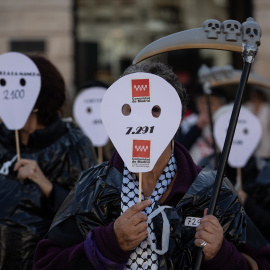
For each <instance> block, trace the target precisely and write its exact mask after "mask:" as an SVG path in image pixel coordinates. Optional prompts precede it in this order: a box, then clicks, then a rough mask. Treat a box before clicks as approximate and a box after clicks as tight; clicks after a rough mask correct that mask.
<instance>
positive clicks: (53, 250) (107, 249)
mask: <svg viewBox="0 0 270 270" xmlns="http://www.w3.org/2000/svg"><path fill="white" fill-rule="evenodd" d="M175 157H176V160H177V164H178V172H177V177H176V180H175V183H174V186H173V188H172V191H171V193H170V194H169V196H168V197H167V199H166V201H165V202H164V204H166V205H170V206H175V205H176V203H177V202H178V201H179V196H182V195H183V194H185V193H186V192H187V190H188V188H189V187H190V185H191V184H192V183H193V181H194V179H195V178H196V176H197V175H198V173H199V172H200V171H201V168H200V167H198V166H196V165H195V164H194V163H193V161H192V159H191V157H190V155H189V154H188V152H187V151H186V149H185V148H183V147H182V146H181V145H179V144H177V143H176V144H175ZM110 164H111V165H112V166H113V167H115V168H116V169H117V170H118V171H119V172H121V173H122V171H123V161H122V160H121V158H120V156H119V155H118V154H117V153H115V154H114V155H113V157H112V159H111V161H110ZM183 176H184V177H183ZM113 224H114V223H113V222H112V223H110V224H109V226H106V227H103V226H99V227H96V228H95V229H94V230H92V231H90V232H89V234H88V236H87V238H86V239H83V238H82V239H81V241H80V242H79V243H77V244H75V243H74V245H70V246H67V245H65V243H61V242H60V241H57V242H55V239H58V238H59V235H58V236H57V238H54V237H53V234H51V237H50V234H49V237H48V238H49V239H44V240H42V241H41V242H40V243H39V245H38V247H37V249H36V254H35V269H36V270H41V269H43V270H45V269H75V267H76V266H77V269H84V268H79V267H78V264H79V261H83V260H85V257H87V259H88V261H89V262H90V264H91V265H92V267H93V268H89V269H125V265H126V263H127V260H128V258H129V256H130V253H129V252H125V251H123V250H121V248H120V247H119V245H118V242H117V240H116V237H115V234H114V231H113ZM71 226H74V224H73V225H71ZM74 230H75V228H74ZM70 231H72V230H70ZM61 233H62V232H61ZM56 234H59V233H56ZM63 236H64V235H63ZM242 251H243V252H245V253H247V254H249V255H250V256H252V257H253V258H254V259H255V260H256V261H257V263H258V265H259V268H260V269H270V259H269V258H270V247H269V246H265V247H263V248H262V249H259V250H254V249H252V248H251V247H248V246H245V248H244V250H242ZM72 265H74V268H72ZM75 265H76V266H75ZM240 268H241V269H249V267H248V265H247V262H246V260H245V258H244V257H243V256H242V255H241V253H240V252H239V251H238V250H237V248H236V247H235V246H234V245H233V244H232V243H231V242H229V241H227V240H226V238H224V241H223V244H222V246H221V249H220V250H219V252H218V254H217V255H216V256H215V258H213V259H212V260H210V261H203V262H202V268H201V269H209V270H211V269H240Z"/></svg>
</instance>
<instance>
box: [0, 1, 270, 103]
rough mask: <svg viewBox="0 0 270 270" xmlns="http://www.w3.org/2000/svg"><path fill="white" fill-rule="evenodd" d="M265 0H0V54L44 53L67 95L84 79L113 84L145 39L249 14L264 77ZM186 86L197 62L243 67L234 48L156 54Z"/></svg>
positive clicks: (268, 37) (269, 6)
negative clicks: (254, 25)
mask: <svg viewBox="0 0 270 270" xmlns="http://www.w3.org/2000/svg"><path fill="white" fill-rule="evenodd" d="M269 14H270V1H269V0H203V1H198V0H147V1H146V0H46V1H44V0H0V32H1V35H0V53H5V52H8V51H18V52H23V53H27V52H40V53H42V54H45V55H46V56H47V57H48V58H49V59H50V60H51V61H52V62H53V63H54V64H55V65H56V66H57V67H58V69H59V70H60V72H61V73H62V74H63V76H64V78H65V81H66V84H67V89H68V92H69V99H70V102H72V101H73V99H74V97H75V95H76V93H77V91H78V89H79V88H80V86H81V85H82V84H84V83H85V82H86V81H89V80H92V79H97V80H101V81H104V82H105V83H108V84H111V83H112V82H113V81H114V80H115V79H116V78H117V77H118V76H119V75H120V74H121V72H122V71H123V70H124V69H125V68H126V67H127V66H128V65H130V64H131V62H132V60H133V59H134V57H135V56H136V55H137V54H138V53H139V52H140V50H141V49H143V48H144V47H145V46H146V45H148V44H149V43H151V42H152V41H154V40H156V39H158V38H161V37H163V36H166V35H169V34H172V33H175V32H179V31H182V30H187V29H190V28H197V27H201V26H202V24H203V22H204V21H205V20H207V19H217V20H219V21H220V22H222V21H224V20H228V19H234V20H237V21H239V22H240V23H243V22H244V21H245V20H246V18H248V17H250V16H251V17H253V18H254V19H255V21H256V22H258V23H259V24H260V26H261V28H262V33H263V36H262V39H261V41H262V45H261V46H260V47H259V52H258V56H257V57H256V60H255V62H254V65H253V71H254V72H256V73H257V74H259V75H261V76H263V77H265V78H268V79H270V74H269V72H268V68H267V67H268V61H269V60H270V52H269V49H268V48H269V46H268V45H269V44H270V24H269ZM158 57H159V58H160V59H161V60H162V61H164V62H166V63H168V64H169V65H171V66H173V67H174V69H175V71H176V72H177V73H178V75H179V78H180V80H182V81H183V82H184V83H185V85H186V86H187V87H190V88H192V83H193V82H195V80H197V71H198V68H199V67H200V66H201V65H202V64H207V65H209V66H213V65H220V66H222V65H227V64H230V65H232V66H233V67H234V68H238V69H242V62H243V61H242V57H241V55H240V54H239V53H231V52H225V51H214V50H182V51H176V52H169V53H165V54H162V55H160V56H158Z"/></svg>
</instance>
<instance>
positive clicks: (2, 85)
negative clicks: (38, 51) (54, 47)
mask: <svg viewBox="0 0 270 270" xmlns="http://www.w3.org/2000/svg"><path fill="white" fill-rule="evenodd" d="M40 87H41V77H40V73H39V70H38V68H37V66H36V65H35V63H34V62H33V61H32V60H31V59H30V58H29V57H27V56H26V55H24V54H21V53H17V52H8V53H4V54H2V55H0V117H1V118H2V120H3V122H4V123H5V125H6V126H7V128H8V129H11V130H19V129H21V128H22V127H23V126H24V125H25V123H26V121H27V118H28V117H29V115H30V113H31V111H32V110H33V107H34V105H35V103H36V100H37V98H38V95H39V92H40Z"/></svg>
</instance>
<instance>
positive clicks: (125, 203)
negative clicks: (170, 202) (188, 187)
mask: <svg viewBox="0 0 270 270" xmlns="http://www.w3.org/2000/svg"><path fill="white" fill-rule="evenodd" d="M176 170H177V164H176V160H175V157H174V155H173V154H172V155H171V158H170V160H169V162H168V164H167V166H166V167H165V169H164V170H163V172H162V174H161V175H160V177H159V179H158V181H157V183H156V186H155V188H154V190H153V192H152V194H151V196H150V197H149V199H150V200H152V204H151V205H150V206H149V207H147V208H146V209H145V210H144V212H145V214H146V215H147V216H149V215H150V214H151V213H152V211H153V207H154V204H155V202H158V200H159V199H160V198H161V196H162V195H163V194H164V192H165V191H166V190H167V188H168V186H169V185H170V183H171V181H172V179H173V178H174V176H175V173H176ZM142 200H144V196H143V194H142ZM138 202H139V180H138V179H137V178H136V175H135V173H132V172H130V171H129V170H128V169H127V167H126V165H124V172H123V184H122V192H121V212H122V213H124V212H125V211H126V210H127V209H128V208H130V207H131V206H132V205H134V204H136V203H138ZM148 226H150V231H151V233H150V235H148V237H147V238H146V239H145V240H144V241H143V242H142V243H141V244H140V245H139V246H138V247H137V248H136V249H135V250H134V251H133V252H132V254H131V255H130V257H129V260H128V263H127V265H126V269H149V270H150V269H151V270H157V269H158V256H157V253H156V252H155V251H154V250H152V248H151V245H150V240H149V237H151V239H152V241H153V242H155V239H156V238H155V234H154V232H153V225H152V223H151V222H150V224H148Z"/></svg>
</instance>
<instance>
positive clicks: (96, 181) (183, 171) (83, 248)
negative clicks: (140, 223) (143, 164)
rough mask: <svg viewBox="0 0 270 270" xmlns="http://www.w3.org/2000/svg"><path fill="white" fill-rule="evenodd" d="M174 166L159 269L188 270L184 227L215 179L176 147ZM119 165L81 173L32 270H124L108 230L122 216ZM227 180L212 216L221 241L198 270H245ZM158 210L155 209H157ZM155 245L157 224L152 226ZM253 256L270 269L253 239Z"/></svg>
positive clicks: (241, 232) (241, 234) (240, 226)
mask: <svg viewBox="0 0 270 270" xmlns="http://www.w3.org/2000/svg"><path fill="white" fill-rule="evenodd" d="M175 158H176V160H177V164H178V170H177V176H176V179H175V182H174V185H173V188H172V191H171V193H170V194H169V196H168V197H167V199H166V200H165V202H164V203H163V205H169V206H172V208H169V209H165V213H166V215H167V217H168V219H169V222H170V226H171V228H170V232H171V234H170V244H169V250H168V252H166V253H165V254H164V255H159V269H161V270H165V269H171V270H174V269H192V267H193V264H194V256H195V252H196V248H195V245H194V243H193V242H194V234H195V230H196V228H194V227H188V226H185V225H184V221H185V218H186V217H188V216H193V217H202V215H203V210H204V209H205V208H206V207H208V205H209V199H210V197H211V192H212V187H213V181H214V178H215V173H214V172H213V171H211V170H208V169H204V170H203V171H201V168H200V167H198V166H196V165H195V164H194V163H193V161H192V159H191V157H190V155H189V154H188V152H187V150H185V148H184V147H182V146H181V145H179V144H177V143H176V144H175ZM122 172H123V161H122V160H121V158H120V157H119V155H118V154H117V153H115V154H114V155H113V157H112V160H111V161H110V163H108V162H107V163H103V164H101V165H98V166H95V167H94V168H91V169H89V170H87V171H85V172H83V173H82V175H81V177H80V179H79V181H78V183H77V185H76V187H75V189H73V190H72V192H71V193H70V195H69V197H68V198H67V199H66V200H65V202H64V203H63V205H62V206H61V209H60V210H59V212H58V214H57V215H56V217H55V219H54V221H53V224H52V226H51V229H50V232H49V234H48V235H47V237H46V239H44V240H42V241H41V242H40V243H39V245H38V247H37V250H36V254H35V269H36V270H41V269H42V270H49V269H69V270H72V269H90V270H91V269H118V270H119V269H125V265H126V263H127V261H128V258H129V256H130V252H125V251H123V250H121V248H120V247H119V245H118V242H117V240H116V237H115V235H114V230H113V224H114V221H115V220H116V219H117V218H118V217H119V215H120V213H121V198H120V196H121V189H122V181H123V175H122ZM230 185H231V184H230V183H229V181H228V180H225V182H224V183H223V185H222V189H221V193H220V196H219V200H218V203H217V208H216V212H215V215H216V216H217V217H218V219H219V220H220V223H221V225H222V226H223V229H224V234H225V237H224V241H223V244H222V247H221V249H220V251H219V252H218V254H217V255H216V257H215V258H213V259H212V260H210V261H207V262H206V261H203V263H202V267H203V268H202V269H209V270H211V269H249V268H248V266H247V263H246V261H245V259H244V257H243V256H242V255H241V254H240V252H239V251H238V250H240V249H241V250H242V249H245V248H246V249H245V250H248V251H249V252H248V253H249V255H252V251H254V248H255V247H251V246H249V245H247V244H246V241H247V240H248V239H247V237H246V235H247V233H249V232H250V230H247V221H246V216H245V213H244V211H243V208H242V207H241V204H240V203H239V200H238V197H237V195H236V193H235V192H234V191H233V190H231V187H230ZM156 207H157V205H156ZM153 222H154V229H155V233H156V237H157V241H158V242H159V241H160V237H161V232H160V228H161V227H162V226H161V224H162V223H161V219H160V215H158V216H157V217H156V218H155V219H154V220H153ZM256 244H257V247H256V248H257V249H258V250H256V252H257V253H256V255H255V256H253V257H254V258H255V260H256V261H257V263H258V264H259V267H260V269H268V268H269V267H270V261H269V257H270V248H269V247H268V246H266V245H265V243H264V242H263V241H262V239H261V240H259V238H258V242H257V243H256Z"/></svg>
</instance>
